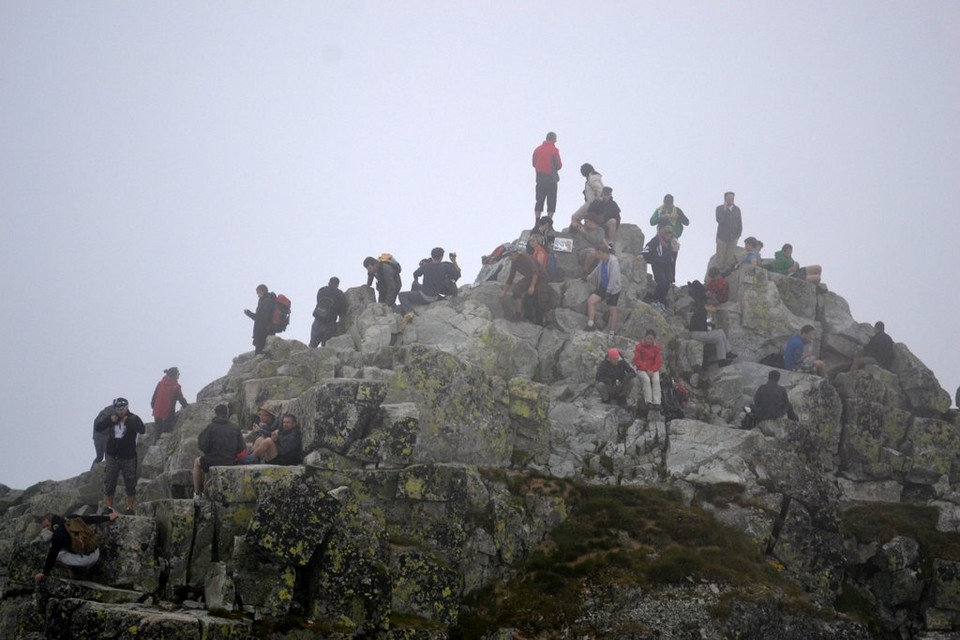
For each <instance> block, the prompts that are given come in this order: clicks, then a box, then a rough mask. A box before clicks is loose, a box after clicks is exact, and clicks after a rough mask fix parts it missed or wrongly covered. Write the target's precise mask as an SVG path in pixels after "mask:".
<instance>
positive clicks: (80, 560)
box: [33, 511, 120, 582]
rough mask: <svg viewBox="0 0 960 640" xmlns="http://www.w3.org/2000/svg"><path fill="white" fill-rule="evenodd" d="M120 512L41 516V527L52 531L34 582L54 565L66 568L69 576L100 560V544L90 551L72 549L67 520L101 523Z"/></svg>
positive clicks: (39, 580)
mask: <svg viewBox="0 0 960 640" xmlns="http://www.w3.org/2000/svg"><path fill="white" fill-rule="evenodd" d="M118 517H120V514H118V513H117V512H116V511H113V512H111V513H109V514H107V515H103V516H77V515H70V516H67V517H66V518H64V517H63V516H58V515H55V514H53V513H48V514H46V515H44V516H43V521H42V522H43V528H44V529H48V530H50V531H52V532H53V536H52V537H51V538H50V550H49V551H48V552H47V559H46V561H44V563H43V568H42V569H40V572H39V573H37V574H36V575H34V576H33V579H34V580H35V581H36V582H42V581H43V580H45V579H46V578H47V576H49V575H50V572H51V571H53V568H54V567H55V566H58V567H62V568H65V569H67V570H68V571H69V572H70V577H71V578H72V577H74V572H77V571H86V570H88V569H90V568H91V567H93V566H94V565H95V564H97V562H99V560H100V546H99V545H97V546H96V547H95V548H94V549H93V550H92V551H88V552H86V553H83V552H82V550H81V549H73V537H72V536H71V535H70V532H69V531H68V530H67V521H68V520H72V519H74V518H79V519H80V520H82V521H83V522H84V523H85V524H88V525H90V524H93V525H97V524H101V523H103V522H113V521H114V520H116V519H117V518H118Z"/></svg>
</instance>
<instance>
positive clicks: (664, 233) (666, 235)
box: [657, 224, 674, 242]
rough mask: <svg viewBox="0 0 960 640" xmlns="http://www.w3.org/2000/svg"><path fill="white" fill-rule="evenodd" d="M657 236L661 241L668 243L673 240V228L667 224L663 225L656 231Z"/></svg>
mask: <svg viewBox="0 0 960 640" xmlns="http://www.w3.org/2000/svg"><path fill="white" fill-rule="evenodd" d="M657 235H658V236H660V239H661V240H664V241H667V242H669V241H670V240H673V236H674V233H673V227H671V226H670V225H669V224H664V225H663V226H661V227H660V228H659V229H657Z"/></svg>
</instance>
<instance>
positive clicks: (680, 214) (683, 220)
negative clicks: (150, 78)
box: [673, 207, 690, 227]
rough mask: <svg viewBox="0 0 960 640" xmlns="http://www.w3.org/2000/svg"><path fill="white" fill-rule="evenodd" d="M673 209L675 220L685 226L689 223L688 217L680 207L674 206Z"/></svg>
mask: <svg viewBox="0 0 960 640" xmlns="http://www.w3.org/2000/svg"><path fill="white" fill-rule="evenodd" d="M673 210H674V211H676V212H677V221H678V222H680V224H682V225H683V226H685V227H686V226H689V225H690V218H688V217H687V216H686V214H684V213H683V209H681V208H680V207H674V209H673Z"/></svg>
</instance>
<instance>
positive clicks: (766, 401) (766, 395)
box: [753, 369, 800, 422]
mask: <svg viewBox="0 0 960 640" xmlns="http://www.w3.org/2000/svg"><path fill="white" fill-rule="evenodd" d="M753 408H754V416H755V418H756V419H757V420H778V419H780V418H782V417H783V416H787V417H788V418H790V419H791V420H793V421H794V422H798V421H799V420H800V418H798V417H797V414H796V413H795V412H794V410H793V405H791V404H790V398H789V397H787V390H786V389H784V388H783V387H781V386H780V372H779V371H777V370H776V369H774V370H773V371H771V372H770V373H768V374H767V383H766V384H763V385H760V386H759V387H758V388H757V392H756V393H755V394H753Z"/></svg>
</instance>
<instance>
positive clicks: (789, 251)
mask: <svg viewBox="0 0 960 640" xmlns="http://www.w3.org/2000/svg"><path fill="white" fill-rule="evenodd" d="M780 252H781V253H782V254H783V255H785V256H787V257H788V258H789V257H790V256H792V255H793V245H792V244H790V243H789V242H788V243H787V244H785V245H783V248H782V249H780Z"/></svg>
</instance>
